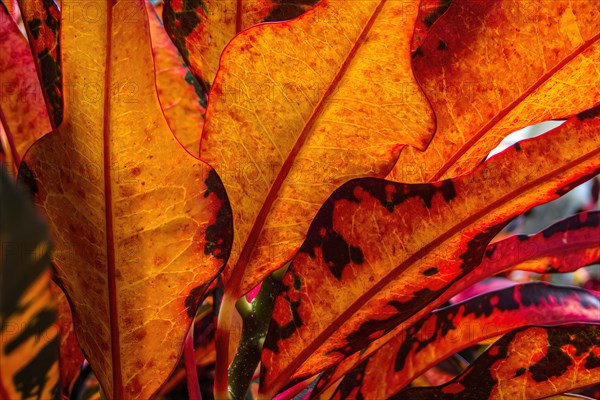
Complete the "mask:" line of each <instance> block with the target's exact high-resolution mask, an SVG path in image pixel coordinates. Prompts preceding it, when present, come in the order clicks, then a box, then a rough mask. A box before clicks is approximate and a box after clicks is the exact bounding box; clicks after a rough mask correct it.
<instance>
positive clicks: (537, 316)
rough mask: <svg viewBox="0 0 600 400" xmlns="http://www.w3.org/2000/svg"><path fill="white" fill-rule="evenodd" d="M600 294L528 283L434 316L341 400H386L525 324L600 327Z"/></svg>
mask: <svg viewBox="0 0 600 400" xmlns="http://www.w3.org/2000/svg"><path fill="white" fill-rule="evenodd" d="M599 298H600V295H599V294H598V293H594V292H589V291H586V290H584V289H579V288H574V287H566V286H555V285H549V284H546V283H541V282H538V283H527V284H523V285H517V286H513V287H509V288H505V289H501V290H495V291H491V292H488V293H485V294H482V295H480V296H476V297H474V298H471V299H469V300H466V301H464V302H461V303H458V304H455V305H452V306H449V307H445V308H442V309H439V310H436V311H434V312H433V313H432V314H431V315H429V316H428V317H426V318H423V319H421V320H420V321H419V322H417V323H416V324H414V325H413V326H411V327H410V328H409V329H407V330H406V331H404V332H402V333H401V334H399V335H398V336H396V337H395V338H394V339H393V340H391V341H389V342H388V343H387V344H386V345H385V346H383V347H382V348H381V349H379V351H377V352H376V353H375V354H374V355H373V356H372V357H370V358H369V359H368V360H365V361H364V362H363V363H362V364H361V365H360V366H359V367H358V368H360V369H361V371H362V372H361V373H352V372H351V373H350V374H349V375H348V376H347V377H346V378H345V379H344V380H343V381H342V383H341V384H340V386H338V391H337V394H338V398H340V399H344V398H347V397H348V396H349V395H350V394H351V395H352V397H353V398H356V397H359V396H362V397H363V398H373V399H383V398H388V397H389V396H390V395H392V394H394V393H396V392H398V391H400V390H401V389H403V388H404V387H405V386H406V385H408V384H409V383H410V382H411V381H412V380H413V379H414V378H416V377H417V376H419V375H420V374H421V373H423V372H425V371H426V370H427V369H428V368H430V367H432V366H434V365H436V364H438V363H439V362H440V361H442V360H444V359H446V358H447V357H449V356H451V355H452V354H454V353H457V352H459V351H461V350H463V349H465V348H467V347H469V346H471V345H474V344H477V343H479V342H481V341H484V340H486V339H490V338H494V337H496V336H500V335H503V334H505V333H508V332H510V331H512V330H513V329H516V328H520V327H522V326H525V325H554V324H562V323H573V322H595V323H600V300H599Z"/></svg>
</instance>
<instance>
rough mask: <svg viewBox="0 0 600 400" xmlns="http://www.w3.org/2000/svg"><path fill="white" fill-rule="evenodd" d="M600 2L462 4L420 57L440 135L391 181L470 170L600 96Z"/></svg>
mask: <svg viewBox="0 0 600 400" xmlns="http://www.w3.org/2000/svg"><path fill="white" fill-rule="evenodd" d="M599 21H600V3H599V2H596V1H569V0H559V1H550V2H549V1H547V0H531V1H521V0H499V1H497V0H454V1H453V2H452V4H451V5H450V7H449V8H448V10H447V11H446V13H445V14H444V15H443V16H442V17H440V18H439V19H438V20H437V21H436V23H435V24H434V25H433V26H432V27H431V31H430V32H429V34H428V35H427V38H426V40H425V42H424V43H423V45H422V46H421V47H420V48H419V49H418V50H417V51H416V53H415V54H414V60H413V68H414V71H415V77H416V78H417V80H418V82H419V83H420V84H421V86H422V87H423V90H424V92H425V94H426V96H427V98H428V99H429V100H430V101H431V104H432V107H433V109H434V111H435V114H436V118H437V131H436V134H435V136H434V138H433V140H432V142H431V144H430V145H429V147H428V148H427V150H426V151H425V152H418V151H415V150H413V149H406V151H404V152H402V154H401V155H400V157H399V159H398V162H397V163H396V166H395V168H394V170H393V171H392V173H391V174H390V175H389V179H393V180H396V181H399V182H425V181H436V180H439V179H441V178H448V177H452V176H457V175H460V174H463V173H466V172H468V171H470V170H471V169H473V167H474V166H476V165H477V164H479V163H480V162H481V160H482V159H484V158H485V157H486V156H487V154H488V153H489V152H490V151H491V150H492V149H493V148H494V147H496V145H497V144H498V143H500V141H501V140H502V139H503V138H504V137H505V136H506V135H508V134H509V133H511V132H513V131H516V130H518V129H520V128H523V127H526V126H529V125H533V124H535V123H538V122H541V121H545V120H549V119H556V118H563V117H568V116H571V115H574V114H576V113H578V112H580V111H582V110H585V109H586V108H588V107H590V106H591V105H594V104H597V103H598V102H600V85H599V82H600V76H599V75H598V69H597V66H598V65H600V41H599V38H600V22H599Z"/></svg>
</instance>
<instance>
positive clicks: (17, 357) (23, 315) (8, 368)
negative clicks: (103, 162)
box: [0, 166, 61, 400]
mask: <svg viewBox="0 0 600 400" xmlns="http://www.w3.org/2000/svg"><path fill="white" fill-rule="evenodd" d="M0 187H1V188H2V190H0V204H2V207H0V399H3V400H9V399H10V400H12V399H60V398H61V396H60V378H59V366H58V347H59V343H60V337H59V335H58V329H56V326H55V321H56V308H55V305H54V302H53V301H52V296H51V294H50V290H49V284H50V268H49V267H50V250H51V247H52V243H51V241H50V235H49V234H48V226H47V224H46V222H45V221H43V220H42V218H40V216H39V215H38V214H37V212H36V210H35V208H34V206H33V204H32V203H31V199H30V197H29V196H28V194H27V193H26V192H25V191H24V190H23V189H22V188H17V187H15V184H14V182H13V181H12V179H10V177H9V175H8V173H7V171H6V169H4V168H3V167H2V166H0Z"/></svg>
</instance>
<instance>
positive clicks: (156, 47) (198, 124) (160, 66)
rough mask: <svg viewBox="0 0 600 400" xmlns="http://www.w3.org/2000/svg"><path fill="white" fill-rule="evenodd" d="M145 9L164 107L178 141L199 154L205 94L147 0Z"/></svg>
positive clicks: (158, 85) (159, 96)
mask: <svg viewBox="0 0 600 400" xmlns="http://www.w3.org/2000/svg"><path fill="white" fill-rule="evenodd" d="M146 10H147V11H148V19H149V21H150V35H151V37H152V52H153V54H154V66H155V69H156V89H157V91H158V98H159V100H160V104H161V108H162V110H163V113H164V114H165V118H166V120H167V123H168V124H169V128H171V131H173V134H174V135H175V137H176V138H177V140H179V142H180V143H181V144H182V145H183V146H184V147H185V148H186V149H187V151H189V152H190V153H192V154H194V155H197V154H198V153H199V152H200V137H201V136H202V127H203V126H204V112H205V107H206V93H204V91H203V90H202V87H201V86H200V84H199V83H198V81H197V80H196V78H194V76H193V75H192V74H191V72H190V70H189V69H188V68H187V67H186V66H185V64H184V62H183V59H182V58H181V56H180V55H179V52H178V51H177V49H176V48H175V45H174V44H173V43H172V42H171V39H169V36H168V35H167V32H166V31H165V28H164V26H163V24H162V22H161V20H160V18H159V16H158V14H157V13H156V11H155V10H154V6H153V5H152V4H151V3H150V2H149V1H147V2H146Z"/></svg>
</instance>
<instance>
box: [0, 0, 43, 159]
mask: <svg viewBox="0 0 600 400" xmlns="http://www.w3.org/2000/svg"><path fill="white" fill-rule="evenodd" d="M0 38H2V40H1V41H0V53H1V54H2V57H0V124H1V125H2V127H3V128H4V132H5V134H6V137H5V138H2V139H0V140H1V141H2V142H5V143H6V145H7V146H6V147H7V149H6V153H7V154H6V155H7V158H8V159H7V160H6V162H7V163H10V164H13V165H14V166H15V170H16V167H17V166H18V165H19V162H20V161H21V157H23V155H24V154H25V152H26V151H27V149H28V148H29V147H30V146H31V145H32V144H33V142H35V141H36V139H38V138H40V137H41V136H42V135H44V134H46V133H48V132H50V131H51V130H52V127H51V126H50V121H49V120H48V113H47V111H46V105H45V103H44V98H43V95H42V90H41V88H40V84H39V81H38V77H37V73H36V69H35V64H34V62H33V57H32V56H31V50H30V49H29V45H28V44H27V40H26V39H25V37H23V34H22V33H21V31H20V30H19V27H18V26H17V24H16V23H15V21H14V20H13V19H12V17H11V16H10V15H9V14H8V11H7V10H6V8H5V7H4V4H2V3H0ZM4 139H5V140H4Z"/></svg>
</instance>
